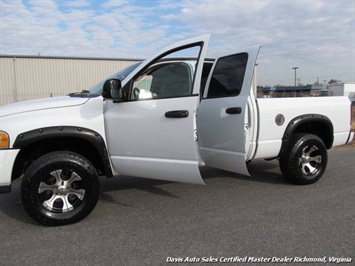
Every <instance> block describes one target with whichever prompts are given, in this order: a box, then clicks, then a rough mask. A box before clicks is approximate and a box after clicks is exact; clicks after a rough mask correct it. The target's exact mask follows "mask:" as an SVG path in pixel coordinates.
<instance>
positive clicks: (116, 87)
mask: <svg viewBox="0 0 355 266" xmlns="http://www.w3.org/2000/svg"><path fill="white" fill-rule="evenodd" d="M208 40H209V36H201V37H197V38H193V39H189V40H185V41H182V42H179V43H177V44H174V45H172V46H169V47H167V48H166V49H164V50H162V51H160V52H159V53H157V54H156V55H154V56H152V57H151V58H150V59H147V60H145V61H144V62H141V63H137V64H134V65H132V66H130V67H128V68H126V69H124V70H122V71H120V72H118V73H117V74H115V75H113V76H112V77H110V78H108V79H107V80H105V81H103V82H101V83H99V84H98V85H96V86H94V87H93V88H91V89H89V90H87V91H83V92H81V93H72V94H70V95H68V96H65V97H60V98H51V99H43V100H37V101H30V102H22V103H15V104H11V105H7V106H2V107H1V111H0V192H3V193H4V192H9V191H10V190H11V183H12V182H13V181H14V180H15V179H17V178H20V177H21V178H22V186H21V193H22V202H23V206H24V208H25V210H26V211H27V213H28V214H29V215H30V216H31V217H32V218H34V219H35V220H36V221H38V222H40V223H42V224H45V225H64V224H69V223H74V222H77V221H79V220H81V219H83V218H84V217H86V216H87V215H88V214H89V213H90V212H91V211H92V210H93V209H94V207H95V205H96V203H97V201H98V197H99V187H100V186H99V179H98V177H99V176H106V177H113V176H118V175H128V176H136V177H142V178H153V179H160V180H168V181H177V182H189V183H197V184H204V182H203V179H202V177H201V175H200V171H199V167H200V166H201V165H203V164H205V165H207V166H211V167H215V168H219V169H224V170H228V171H232V172H236V173H240V174H243V175H249V173H248V169H247V162H248V161H251V160H254V159H260V158H263V159H279V161H280V168H281V171H282V173H283V175H284V176H285V177H286V178H288V179H290V180H291V181H292V182H294V183H296V184H311V183H314V182H316V181H317V180H318V179H319V178H321V176H322V175H323V174H324V171H325V169H326V166H327V149H330V148H331V147H332V146H337V145H343V144H346V143H347V142H348V141H349V140H350V139H352V137H353V133H351V132H350V101H349V99H348V98H346V97H322V98H311V97H305V98H271V99H258V98H256V96H255V94H256V89H255V83H254V82H253V75H254V68H255V64H256V58H257V54H258V51H259V48H260V46H256V47H251V48H248V49H245V50H242V51H238V52H236V53H234V54H230V55H223V56H222V57H218V58H216V59H206V58H205V54H206V49H207V43H208ZM182 55H183V57H182Z"/></svg>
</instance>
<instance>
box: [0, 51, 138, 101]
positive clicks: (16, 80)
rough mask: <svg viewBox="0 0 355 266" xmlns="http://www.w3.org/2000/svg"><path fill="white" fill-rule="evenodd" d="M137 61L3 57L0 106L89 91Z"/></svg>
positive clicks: (0, 61) (0, 68)
mask: <svg viewBox="0 0 355 266" xmlns="http://www.w3.org/2000/svg"><path fill="white" fill-rule="evenodd" d="M137 61H140V60H138V59H111V58H78V57H47V56H11V55H1V56H0V105H4V104H8V103H14V102H19V101H25V100H31V99H38V98H46V97H54V96H62V95H67V94H68V93H70V92H80V91H82V90H84V89H88V88H90V87H91V86H92V85H94V84H96V83H98V82H99V81H100V80H102V79H104V78H106V77H108V76H109V75H111V74H113V73H115V72H117V71H119V70H121V69H123V68H125V67H127V66H129V65H131V64H133V63H135V62H137Z"/></svg>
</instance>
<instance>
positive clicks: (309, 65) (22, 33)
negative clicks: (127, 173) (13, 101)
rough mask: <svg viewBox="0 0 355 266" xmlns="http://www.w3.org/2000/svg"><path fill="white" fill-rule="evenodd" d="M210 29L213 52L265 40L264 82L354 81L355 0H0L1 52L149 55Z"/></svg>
mask: <svg viewBox="0 0 355 266" xmlns="http://www.w3.org/2000/svg"><path fill="white" fill-rule="evenodd" d="M207 33H210V34H212V37H211V41H210V46H209V49H208V52H207V55H208V56H216V55H217V54H218V55H220V54H223V53H226V54H228V53H231V52H233V51H234V50H237V48H240V47H245V46H250V45H255V44H262V49H261V52H260V55H259V59H258V64H259V66H258V79H259V84H261V85H274V84H285V85H293V83H294V70H292V68H293V67H299V69H298V70H297V77H298V78H300V82H301V83H303V84H313V83H314V82H316V81H317V79H318V80H319V81H320V83H323V82H324V81H326V82H328V81H329V80H330V79H338V80H341V81H343V82H355V0H304V1H302V0H290V1H288V0H249V1H248V0H234V1H233V0H219V1H218V0H204V1H202V0H180V1H178V0H165V1H164V0H146V1H144V0H0V53H1V54H2V55H4V54H6V55H37V54H41V55H43V56H80V57H81V56H85V57H114V58H146V57H149V55H150V54H151V53H153V52H155V51H157V50H159V49H160V48H162V47H164V46H166V45H169V44H171V43H173V42H175V41H178V40H181V39H184V38H189V37H194V36H198V35H201V34H207Z"/></svg>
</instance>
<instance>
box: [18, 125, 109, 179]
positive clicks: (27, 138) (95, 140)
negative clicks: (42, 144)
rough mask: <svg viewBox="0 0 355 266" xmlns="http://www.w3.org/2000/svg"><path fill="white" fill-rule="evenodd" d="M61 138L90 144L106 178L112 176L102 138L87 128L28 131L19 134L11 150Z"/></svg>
mask: <svg viewBox="0 0 355 266" xmlns="http://www.w3.org/2000/svg"><path fill="white" fill-rule="evenodd" d="M62 137H75V138H80V139H83V140H85V141H87V142H89V143H91V144H92V145H93V146H94V148H95V149H96V150H97V152H98V153H99V155H100V158H101V159H102V162H103V166H104V171H105V174H106V176H107V177H112V176H113V173H112V169H111V164H110V159H109V155H108V151H107V148H106V143H105V141H104V139H103V137H102V136H101V135H100V134H99V133H97V132H96V131H94V130H91V129H88V128H83V127H75V126H54V127H45V128H39V129H34V130H30V131H27V132H24V133H21V134H19V135H18V136H17V137H16V139H15V142H14V144H13V148H15V149H21V148H24V147H26V146H28V145H30V144H31V143H34V142H36V141H40V140H44V139H51V138H62Z"/></svg>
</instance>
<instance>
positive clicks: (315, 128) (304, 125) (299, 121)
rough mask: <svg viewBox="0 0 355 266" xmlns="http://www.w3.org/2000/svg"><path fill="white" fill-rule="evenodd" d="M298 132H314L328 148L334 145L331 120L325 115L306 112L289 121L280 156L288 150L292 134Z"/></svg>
mask: <svg viewBox="0 0 355 266" xmlns="http://www.w3.org/2000/svg"><path fill="white" fill-rule="evenodd" d="M298 133H305V134H307V133H308V134H314V135H316V136H318V137H320V138H321V139H322V141H323V142H324V144H325V146H326V147H327V149H330V148H331V147H332V145H333V140H334V135H333V124H332V122H331V120H330V119H329V118H328V117H327V116H324V115H319V114H304V115H300V116H297V117H295V118H293V119H292V120H291V121H290V122H289V123H288V125H287V127H286V130H285V133H284V135H283V138H282V145H281V150H280V153H279V155H278V157H281V156H282V155H283V154H284V153H285V152H286V150H287V148H288V147H289V145H290V141H291V138H292V136H294V134H298Z"/></svg>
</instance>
